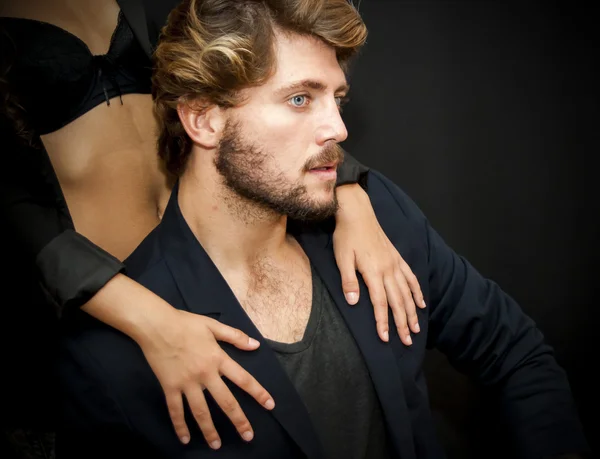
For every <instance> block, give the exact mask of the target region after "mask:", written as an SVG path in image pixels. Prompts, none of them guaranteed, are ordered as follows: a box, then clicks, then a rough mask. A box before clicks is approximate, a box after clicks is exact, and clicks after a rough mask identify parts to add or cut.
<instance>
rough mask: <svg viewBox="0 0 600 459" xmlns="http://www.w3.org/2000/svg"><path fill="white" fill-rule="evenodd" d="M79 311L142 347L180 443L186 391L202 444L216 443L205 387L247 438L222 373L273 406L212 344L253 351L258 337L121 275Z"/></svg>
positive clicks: (185, 438)
mask: <svg viewBox="0 0 600 459" xmlns="http://www.w3.org/2000/svg"><path fill="white" fill-rule="evenodd" d="M83 309H84V310H85V311H86V312H88V313H89V314H91V315H92V316H94V317H96V318H97V319H98V320H101V321H102V322H105V323H107V324H108V325H111V326H112V327H114V328H117V329H119V330H121V331H122V332H123V333H126V334H127V335H129V336H130V337H131V338H133V339H134V340H135V341H136V342H137V343H138V345H139V346H140V347H141V349H142V351H143V353H144V355H145V357H146V359H147V361H148V363H149V364H150V367H151V368H152V371H153V372H154V374H155V375H156V377H157V379H158V380H159V382H160V384H161V386H162V388H163V391H164V393H165V397H166V400H167V406H168V408H169V414H170V416H171V420H172V422H173V426H174V427H175V432H176V433H177V436H178V437H179V439H180V440H181V441H182V442H183V443H188V442H189V440H190V433H189V430H188V427H187V425H186V423H185V419H184V411H183V399H182V397H183V396H184V395H185V398H186V400H187V402H188V404H189V406H190V410H191V412H192V414H193V415H194V418H195V419H196V422H197V423H198V426H199V427H200V430H201V431H202V433H203V435H204V438H205V439H206V441H207V443H208V444H209V445H210V446H211V447H212V448H213V449H218V448H219V447H220V446H221V440H220V437H219V434H218V433H217V431H216V429H215V426H214V424H213V422H212V417H211V415H210V412H209V410H208V405H207V404H206V399H205V397H204V389H206V390H208V391H209V392H210V393H211V395H212V397H213V398H214V399H215V401H216V402H217V404H218V405H219V406H220V407H221V409H222V410H223V412H224V413H225V414H226V415H227V416H228V417H229V419H230V420H231V422H232V423H233V424H234V426H235V428H236V429H237V431H238V432H239V434H240V436H241V437H242V438H243V439H244V440H246V441H250V440H252V438H253V436H254V432H253V430H252V426H251V425H250V422H249V421H248V419H247V418H246V415H245V414H244V412H243V411H242V409H241V407H240V405H239V403H238V402H237V400H236V399H235V397H234V396H233V394H232V393H231V391H230V390H229V388H228V387H227V386H226V385H225V383H224V382H223V379H222V376H225V377H227V379H229V380H230V381H231V382H233V383H234V384H236V385H237V386H239V387H240V388H241V389H243V390H245V391H246V392H247V393H248V394H250V395H251V396H252V397H253V398H254V399H255V400H256V401H257V402H258V403H259V404H260V405H262V406H263V407H265V408H266V409H268V410H271V409H273V408H274V406H275V403H274V401H273V399H272V397H271V395H270V394H269V393H268V392H267V391H266V390H265V389H264V388H263V387H262V386H261V385H260V384H259V383H258V381H256V379H255V378H254V377H253V376H252V375H250V373H248V372H247V371H246V370H244V369H243V368H242V367H241V366H240V365H239V364H238V363H237V362H235V361H234V360H233V359H231V357H229V355H227V353H226V352H225V351H224V350H223V349H221V346H220V345H219V343H218V342H217V340H218V341H225V342H228V343H230V344H233V345H234V346H236V347H237V348H238V349H242V350H247V351H252V350H255V349H257V348H258V346H259V343H258V341H256V340H253V339H251V338H250V337H249V336H248V335H246V334H245V333H243V332H242V331H240V330H237V329H235V328H231V327H229V326H227V325H224V324H222V323H220V322H218V321H216V320H214V319H211V318H209V317H204V316H201V315H197V314H192V313H189V312H186V311H181V310H178V309H175V308H173V307H171V306H170V305H169V304H168V303H167V302H165V301H164V300H163V299H162V298H160V297H159V296H157V295H156V294H154V293H153V292H151V291H150V290H148V289H146V288H145V287H143V286H142V285H140V284H138V283H137V282H135V281H133V280H132V279H130V278H128V277H126V276H124V275H123V274H118V275H117V276H115V277H114V278H113V279H111V280H110V281H109V282H108V283H107V284H106V285H105V286H104V287H103V288H102V289H101V290H100V291H99V292H98V293H97V294H96V295H95V296H94V297H93V298H92V299H91V300H90V301H89V302H88V303H87V304H86V305H84V306H83Z"/></svg>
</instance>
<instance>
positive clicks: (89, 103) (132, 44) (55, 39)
mask: <svg viewBox="0 0 600 459" xmlns="http://www.w3.org/2000/svg"><path fill="white" fill-rule="evenodd" d="M0 28H3V29H5V31H6V33H5V34H0V37H2V41H3V43H2V51H3V55H4V54H5V51H9V52H7V55H8V65H9V72H8V81H9V85H10V90H11V91H13V92H14V93H15V94H16V96H17V99H18V101H19V104H20V105H21V106H22V107H23V109H24V111H25V116H26V122H27V124H29V125H30V126H32V127H33V128H34V129H35V130H36V132H37V133H38V134H40V135H42V134H47V133H50V132H54V131H56V130H58V129H60V128H61V127H63V126H65V125H66V124H68V123H69V122H71V121H73V120H74V119H76V118H78V117H79V116H81V115H83V114H84V113H85V112H87V111H89V110H91V109H92V108H94V107H95V106H96V105H98V104H99V103H106V100H107V99H109V98H112V97H115V96H118V95H119V94H121V93H122V94H126V93H142V94H148V93H150V77H151V69H150V60H149V58H148V57H147V56H146V54H145V53H144V51H143V49H142V47H141V46H140V45H139V43H138V42H137V40H136V39H135V37H134V35H133V33H132V32H131V29H130V28H129V26H128V24H127V22H126V21H125V20H123V19H122V14H120V15H119V22H118V25H117V28H116V29H115V32H114V34H113V37H112V39H111V45H110V49H109V52H108V53H107V54H106V55H103V56H93V55H92V53H91V52H90V50H89V48H88V47H87V46H86V45H85V43H84V42H83V41H82V40H80V39H79V38H78V37H76V36H75V35H73V34H71V33H70V32H68V31H66V30H64V29H61V28H60V27H58V26H55V25H53V24H49V23H45V22H40V21H36V20H31V19H17V18H0ZM98 62H103V63H104V65H98ZM107 63H108V64H110V67H107V65H106V64H107Z"/></svg>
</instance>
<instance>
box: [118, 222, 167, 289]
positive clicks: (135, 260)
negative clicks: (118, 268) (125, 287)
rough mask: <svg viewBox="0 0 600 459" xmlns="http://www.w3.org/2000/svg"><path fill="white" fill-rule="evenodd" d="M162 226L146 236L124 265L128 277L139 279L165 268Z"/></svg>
mask: <svg viewBox="0 0 600 459" xmlns="http://www.w3.org/2000/svg"><path fill="white" fill-rule="evenodd" d="M159 227H160V224H159V225H158V226H157V227H156V228H154V229H153V230H152V232H150V234H148V236H146V237H145V238H144V239H143V240H142V242H140V244H139V245H138V246H137V247H136V248H135V250H134V251H133V252H132V253H131V255H129V256H128V257H127V258H126V259H125V260H124V261H123V263H124V264H125V267H126V269H127V275H128V276H129V277H131V278H132V279H136V280H137V279H139V278H140V277H142V276H143V275H144V274H146V273H148V272H149V271H152V270H154V269H160V267H161V266H164V254H163V251H162V250H161V245H160V240H159Z"/></svg>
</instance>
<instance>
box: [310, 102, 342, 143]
mask: <svg viewBox="0 0 600 459" xmlns="http://www.w3.org/2000/svg"><path fill="white" fill-rule="evenodd" d="M330 105H331V106H328V107H327V111H326V113H325V114H324V116H323V119H322V122H321V125H320V126H319V128H318V129H317V144H319V145H324V144H325V143H326V142H327V141H329V140H333V141H335V142H336V143H340V142H343V141H344V140H346V139H347V138H348V130H347V129H346V124H345V123H344V120H343V119H342V115H341V113H340V110H339V107H338V106H337V104H336V103H335V102H333V103H332V104H330Z"/></svg>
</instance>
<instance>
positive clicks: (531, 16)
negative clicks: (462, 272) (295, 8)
mask: <svg viewBox="0 0 600 459" xmlns="http://www.w3.org/2000/svg"><path fill="white" fill-rule="evenodd" d="M355 4H356V5H358V7H359V10H360V12H361V13H362V16H363V18H364V20H365V22H366V24H367V27H368V29H369V37H368V40H367V44H366V46H365V48H364V50H363V51H362V53H361V55H360V56H359V57H358V58H357V60H356V61H355V62H354V64H353V66H352V68H351V71H350V75H349V76H350V83H351V90H350V98H351V101H350V103H349V104H348V105H347V106H346V108H345V110H344V115H343V116H344V119H345V121H346V124H347V127H348V131H349V138H348V140H347V141H346V142H345V143H344V148H346V149H347V150H348V151H349V152H351V153H352V154H353V155H355V156H356V157H357V158H358V159H359V160H361V161H362V162H364V163H365V164H367V165H369V166H371V167H372V168H374V169H377V170H380V171H382V172H383V173H385V174H386V175H387V176H389V177H390V178H392V179H393V180H394V181H395V182H396V183H397V184H398V185H399V186H400V187H401V188H403V189H404V191H406V192H407V193H408V194H409V195H410V196H411V197H412V198H413V200H414V201H415V202H416V203H417V204H418V205H419V207H420V208H421V209H422V210H423V211H424V213H425V214H426V215H427V217H428V218H429V220H430V222H431V224H432V225H433V226H434V228H436V230H437V231H438V232H439V233H440V234H441V235H442V237H444V239H445V240H446V242H447V243H448V244H449V245H450V246H451V247H453V248H454V250H455V251H456V252H458V253H459V254H461V255H464V256H465V257H466V258H467V259H468V260H469V261H470V262H471V263H472V264H473V265H475V266H476V267H477V269H478V270H479V271H480V272H481V273H482V274H484V275H485V276H486V277H489V278H491V279H493V280H494V281H496V282H497V283H499V284H500V285H501V286H502V288H503V289H504V290H505V291H506V292H507V293H509V294H510V295H511V296H512V297H513V298H515V299H516V300H517V301H518V302H519V304H520V305H521V307H522V308H523V309H524V310H525V311H526V312H527V313H528V314H529V315H530V316H531V317H532V318H533V319H534V320H535V321H536V323H537V324H538V327H539V328H540V329H541V330H542V332H544V334H545V336H546V338H547V340H548V342H549V343H550V344H551V345H552V346H553V347H554V349H555V351H556V357H557V359H558V361H559V363H560V364H561V365H562V366H563V367H564V368H565V370H566V371H567V374H568V376H569V380H570V383H571V386H572V389H573V392H574V396H575V399H576V402H577V404H578V407H579V410H580V413H581V417H582V421H583V422H584V426H585V428H586V433H587V434H588V438H589V441H590V443H592V444H593V445H595V447H597V446H598V440H597V438H596V437H597V434H598V433H599V430H594V429H593V428H592V425H593V424H596V425H597V424H598V422H597V420H596V419H595V418H594V417H595V414H596V412H597V406H598V405H597V398H598V397H597V392H596V386H597V381H598V378H597V377H596V376H595V375H594V374H595V373H597V371H596V368H595V367H596V365H597V363H598V362H599V361H600V358H599V356H598V353H597V350H598V345H597V342H596V340H595V339H594V338H593V336H592V330H593V327H594V324H593V322H594V318H595V317H597V314H596V309H597V307H598V305H597V304H596V302H595V301H593V300H595V297H596V294H597V292H598V287H597V285H598V281H597V275H598V271H599V269H598V255H599V244H598V236H600V230H599V229H600V228H599V223H598V215H599V210H600V206H599V205H598V201H597V199H596V195H597V193H596V181H597V178H596V175H597V174H596V168H595V166H596V164H597V161H596V156H597V155H598V153H599V152H600V148H599V146H600V141H599V140H600V135H599V128H598V124H599V121H600V117H599V116H598V115H599V112H600V110H599V105H598V102H599V97H598V96H599V90H598V83H599V81H600V80H599V79H598V75H597V73H596V71H595V66H597V64H598V62H597V61H598V54H599V51H600V47H599V46H598V44H599V43H600V41H599V40H598V30H599V26H598V23H597V20H598V17H597V16H596V15H594V14H593V9H592V7H591V6H590V7H588V8H579V7H578V6H577V4H576V3H567V2H565V3H564V4H563V5H560V4H558V3H552V2H545V3H542V2H540V3H531V2H529V3H528V2H510V3H509V2H499V1H479V2H477V1H398V0H395V1H394V0H389V1H385V0H363V1H362V2H360V3H358V2H355ZM426 369H427V374H428V376H429V387H430V392H431V399H432V404H433V408H434V410H435V412H436V417H437V419H438V421H439V430H440V435H441V438H442V439H443V441H444V443H445V445H446V448H447V451H448V454H449V456H450V457H451V458H470V457H473V458H476V457H477V458H481V457H485V458H496V457H497V458H500V457H502V458H505V457H510V456H509V455H507V453H506V451H505V450H504V446H505V444H506V441H505V440H506V438H505V437H504V434H503V430H502V429H501V426H500V425H499V422H498V420H497V414H496V413H492V412H491V407H490V406H489V405H488V404H487V403H485V399H483V398H482V397H481V395H480V394H479V393H478V392H477V391H476V390H475V388H474V387H473V386H471V384H470V383H469V382H468V381H467V380H466V379H465V378H464V377H463V376H462V375H461V374H459V373H457V372H455V371H454V370H453V369H452V367H450V366H449V364H448V363H447V361H446V359H445V357H444V356H442V355H441V354H438V353H436V352H435V351H433V352H432V353H431V355H429V356H428V358H427V362H426Z"/></svg>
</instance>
